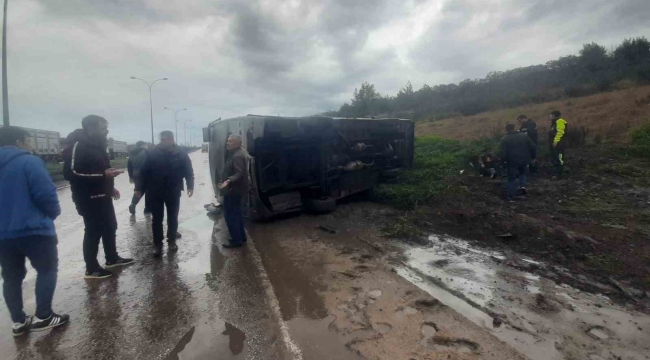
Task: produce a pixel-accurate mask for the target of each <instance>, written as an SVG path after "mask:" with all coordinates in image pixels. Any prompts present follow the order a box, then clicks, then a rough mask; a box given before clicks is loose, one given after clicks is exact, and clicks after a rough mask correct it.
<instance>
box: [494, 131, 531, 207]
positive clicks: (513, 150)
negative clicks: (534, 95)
mask: <svg viewBox="0 0 650 360" xmlns="http://www.w3.org/2000/svg"><path fill="white" fill-rule="evenodd" d="M506 131H507V132H508V134H507V135H506V136H504V137H503V139H501V160H502V161H503V162H504V163H505V166H506V169H507V173H508V185H507V192H508V201H514V198H515V196H516V188H515V179H517V177H519V187H520V188H521V194H522V195H526V194H527V193H528V192H527V190H526V166H528V164H529V163H530V162H531V160H534V159H535V158H536V157H537V151H536V147H535V143H533V141H532V140H531V139H530V137H528V135H526V134H524V133H521V132H519V131H517V130H515V126H514V125H512V124H508V125H506Z"/></svg>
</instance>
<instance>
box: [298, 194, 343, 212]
mask: <svg viewBox="0 0 650 360" xmlns="http://www.w3.org/2000/svg"><path fill="white" fill-rule="evenodd" d="M302 204H303V205H304V207H305V210H307V211H310V212H314V213H319V214H324V213H329V212H332V211H334V210H335V209H336V199H334V198H331V197H327V198H322V199H303V200H302Z"/></svg>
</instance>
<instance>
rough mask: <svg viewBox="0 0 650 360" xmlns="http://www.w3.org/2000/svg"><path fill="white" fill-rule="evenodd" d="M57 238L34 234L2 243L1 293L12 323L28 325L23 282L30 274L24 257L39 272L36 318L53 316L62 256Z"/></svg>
mask: <svg viewBox="0 0 650 360" xmlns="http://www.w3.org/2000/svg"><path fill="white" fill-rule="evenodd" d="M57 243H58V241H57V238H56V236H43V235H33V236H28V237H23V238H17V239H7V240H0V266H2V278H3V279H4V284H3V287H2V291H3V294H4V298H5V302H6V303H7V307H8V308H9V313H10V314H11V320H12V321H13V322H17V323H24V322H25V317H26V315H25V311H23V287H22V285H23V280H24V279H25V275H26V274H27V269H26V268H25V258H28V259H29V261H30V262H31V264H32V266H33V267H34V269H36V272H37V275H36V316H37V317H38V318H39V319H47V318H48V317H50V315H52V297H53V296H54V289H55V288H56V275H57V267H58V265H59V257H58V252H57V249H56V244H57Z"/></svg>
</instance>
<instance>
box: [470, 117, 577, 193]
mask: <svg viewBox="0 0 650 360" xmlns="http://www.w3.org/2000/svg"><path fill="white" fill-rule="evenodd" d="M549 120H550V122H551V125H550V130H549V134H548V143H549V153H550V157H551V162H552V164H553V178H552V180H557V179H559V178H560V177H561V176H562V173H563V172H564V160H565V159H564V150H565V147H566V141H565V136H564V135H565V133H566V129H567V121H566V120H564V119H563V118H562V114H561V113H560V112H559V111H557V110H556V111H552V112H551V113H550V114H549ZM517 121H518V122H519V125H520V128H519V130H515V126H514V125H513V124H508V125H506V131H507V134H506V136H504V137H503V139H501V144H500V149H501V151H500V156H501V157H500V158H498V157H494V156H493V157H491V158H490V160H492V162H491V164H490V165H489V167H488V166H486V165H485V164H486V163H485V161H483V160H479V162H481V161H483V162H482V163H481V164H482V165H481V169H488V168H495V167H496V164H497V163H498V162H502V163H503V164H502V165H503V166H504V168H505V169H506V174H507V179H508V183H507V186H506V192H507V199H508V201H510V202H512V201H514V200H515V197H517V196H519V195H526V194H528V191H527V189H526V185H527V177H526V175H527V173H528V172H531V173H534V172H536V171H537V168H538V162H537V124H536V123H535V122H534V121H533V120H531V119H528V117H527V116H526V115H520V116H519V117H518V118H517ZM482 157H483V156H482ZM483 171H485V170H483ZM490 173H492V174H494V173H496V170H494V171H490ZM492 177H494V175H492ZM517 180H518V181H519V187H518V188H517V186H516V184H515V181H517Z"/></svg>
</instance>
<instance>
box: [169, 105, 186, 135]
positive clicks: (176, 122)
mask: <svg viewBox="0 0 650 360" xmlns="http://www.w3.org/2000/svg"><path fill="white" fill-rule="evenodd" d="M165 110H171V111H173V112H174V125H176V134H174V138H175V139H176V141H178V120H177V119H176V115H177V114H178V112H179V111H183V110H187V109H185V108H183V109H178V110H176V109H172V108H168V107H167V106H165Z"/></svg>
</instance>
